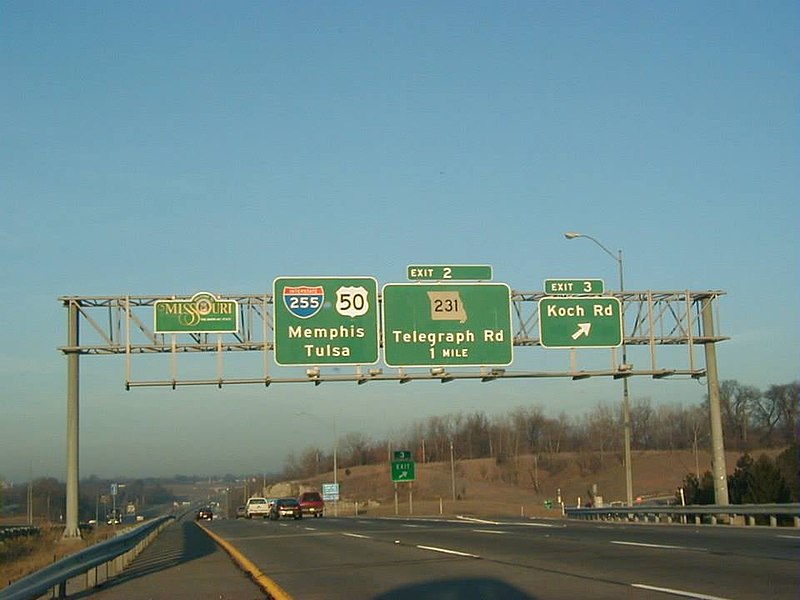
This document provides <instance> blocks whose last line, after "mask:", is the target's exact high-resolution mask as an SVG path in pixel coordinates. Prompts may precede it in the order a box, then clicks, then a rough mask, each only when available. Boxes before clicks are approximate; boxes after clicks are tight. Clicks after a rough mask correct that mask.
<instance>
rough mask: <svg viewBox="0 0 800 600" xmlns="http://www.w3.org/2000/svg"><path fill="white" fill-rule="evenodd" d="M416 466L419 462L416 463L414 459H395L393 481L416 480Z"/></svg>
mask: <svg viewBox="0 0 800 600" xmlns="http://www.w3.org/2000/svg"><path fill="white" fill-rule="evenodd" d="M416 466H417V463H415V462H414V461H413V460H393V461H392V481H394V482H395V483H398V482H401V481H415V480H416Z"/></svg>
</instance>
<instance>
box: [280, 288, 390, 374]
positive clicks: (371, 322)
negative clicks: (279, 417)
mask: <svg viewBox="0 0 800 600" xmlns="http://www.w3.org/2000/svg"><path fill="white" fill-rule="evenodd" d="M272 290H273V296H272V302H273V308H274V312H275V322H274V331H275V362H276V363H277V364H279V365H285V366H288V365H371V364H374V363H376V362H378V282H377V281H376V280H375V278H373V277H279V278H277V279H275V281H274V282H273V285H272Z"/></svg>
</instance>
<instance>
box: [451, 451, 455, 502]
mask: <svg viewBox="0 0 800 600" xmlns="http://www.w3.org/2000/svg"><path fill="white" fill-rule="evenodd" d="M450 482H451V483H452V486H453V502H455V501H456V463H455V458H454V456H453V440H450Z"/></svg>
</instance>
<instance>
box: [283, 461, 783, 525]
mask: <svg viewBox="0 0 800 600" xmlns="http://www.w3.org/2000/svg"><path fill="white" fill-rule="evenodd" d="M764 453H766V454H768V455H770V456H774V455H775V454H778V453H779V451H772V450H767V451H764ZM761 454H762V452H760V451H757V452H753V453H752V455H753V456H754V457H757V456H760V455H761ZM739 456H740V454H739V453H738V452H728V453H727V455H726V466H727V469H728V474H731V473H733V471H734V469H735V468H736V461H737V460H738V459H739ZM697 464H699V467H700V472H701V474H702V472H704V471H706V470H710V468H711V456H710V453H708V452H699V453H698V456H697ZM695 465H696V463H695V455H694V452H692V451H686V450H680V451H678V450H676V451H651V452H634V453H633V461H632V472H633V490H634V498H637V497H640V498H642V499H648V498H654V497H665V496H669V497H671V496H673V495H674V494H675V492H676V490H677V488H678V487H679V486H680V485H681V483H682V481H683V479H684V477H685V476H686V474H687V473H694V472H695V469H696V466H695ZM453 471H454V472H455V495H456V500H455V501H453V477H452V473H451V465H450V463H449V462H446V463H427V464H422V463H417V464H416V481H415V482H413V483H412V484H407V483H402V484H398V510H397V512H398V513H399V514H401V515H406V514H409V489H410V490H411V492H412V497H411V501H412V511H413V514H415V515H432V514H439V513H440V510H441V512H442V513H443V514H476V515H477V514H480V515H496V516H502V515H506V516H518V515H521V514H524V515H526V516H532V515H538V516H555V514H554V511H553V510H548V509H547V508H545V501H547V500H552V501H554V502H555V501H556V499H557V495H558V490H559V489H560V490H561V495H562V499H563V501H564V503H565V504H567V505H575V504H576V503H577V500H578V497H580V498H581V501H582V502H584V501H585V500H586V499H588V497H589V494H588V492H589V490H591V489H592V488H593V486H595V485H596V489H597V494H598V495H600V496H602V497H603V500H604V502H605V503H610V502H612V501H619V500H621V501H624V500H625V470H624V467H623V465H622V460H621V457H620V456H619V455H617V454H606V455H605V456H604V457H603V461H602V463H601V462H600V459H599V457H598V455H597V454H596V453H595V454H591V455H588V454H571V453H562V454H559V455H556V456H555V457H549V456H547V455H544V454H542V455H540V456H539V458H538V461H537V460H536V459H535V458H534V457H533V456H521V457H520V458H519V460H518V461H515V460H513V459H511V460H509V461H506V462H505V463H502V464H497V461H495V460H494V459H488V458H486V459H472V460H459V461H456V462H455V464H454V469H453ZM331 482H333V474H332V473H325V474H322V475H320V476H319V477H315V478H311V479H306V480H298V481H291V482H282V483H279V484H275V485H273V486H272V487H271V488H270V490H269V495H270V496H284V495H293V494H296V493H297V492H298V491H299V490H300V489H307V488H313V489H321V487H322V484H323V483H331ZM339 484H340V502H339V507H338V509H339V512H340V514H355V510H356V509H355V502H358V505H359V508H358V511H359V514H370V515H392V514H395V500H394V484H393V483H392V482H391V475H390V469H389V465H388V464H382V465H367V466H362V467H352V468H350V469H340V470H339ZM440 499H441V500H440ZM329 512H330V507H329Z"/></svg>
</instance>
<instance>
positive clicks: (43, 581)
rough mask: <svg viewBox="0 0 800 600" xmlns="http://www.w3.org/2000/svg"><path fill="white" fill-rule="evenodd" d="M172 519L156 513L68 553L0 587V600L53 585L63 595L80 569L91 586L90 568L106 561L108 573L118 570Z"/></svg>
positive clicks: (23, 597) (25, 598)
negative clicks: (141, 522)
mask: <svg viewBox="0 0 800 600" xmlns="http://www.w3.org/2000/svg"><path fill="white" fill-rule="evenodd" d="M174 519H175V516H174V515H167V516H163V517H158V518H156V519H153V520H152V521H149V522H146V523H144V524H142V525H140V526H138V527H136V528H135V529H132V530H131V531H128V532H126V533H123V534H121V535H119V536H117V537H114V538H111V539H109V540H106V541H105V542H101V543H99V544H95V545H94V546H90V547H89V548H86V549H85V550H81V551H80V552H76V553H75V554H71V555H70V556H67V557H66V558H63V559H61V560H59V561H58V562H55V563H53V564H52V565H50V566H48V567H45V568H44V569H41V570H39V571H37V572H36V573H33V574H31V575H28V576H27V577H24V578H23V579H20V580H19V581H15V582H14V583H12V584H11V585H9V586H8V587H6V588H4V589H2V590H0V600H33V599H34V598H39V597H40V596H43V595H44V594H47V593H48V592H50V591H51V590H52V589H53V588H56V587H57V588H58V597H59V598H65V597H66V586H67V581H69V580H70V579H72V578H74V577H77V576H79V575H83V574H84V573H85V574H87V587H94V585H96V584H97V573H96V572H94V577H92V573H90V571H92V569H94V568H95V567H97V566H99V565H102V564H104V563H109V564H110V566H112V569H109V573H110V572H111V571H112V570H113V574H116V573H118V572H119V571H121V570H122V569H123V568H124V566H125V565H126V564H127V563H128V562H130V561H131V560H132V559H133V558H134V557H135V556H136V555H137V554H139V553H140V552H141V551H142V550H144V548H145V547H146V546H147V545H148V544H149V543H150V542H151V541H153V539H154V538H155V537H156V536H157V535H158V534H159V532H160V531H161V530H162V529H163V528H164V527H166V526H167V525H168V524H169V523H171V522H172V521H173V520H174ZM110 576H113V575H109V577H110Z"/></svg>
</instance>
